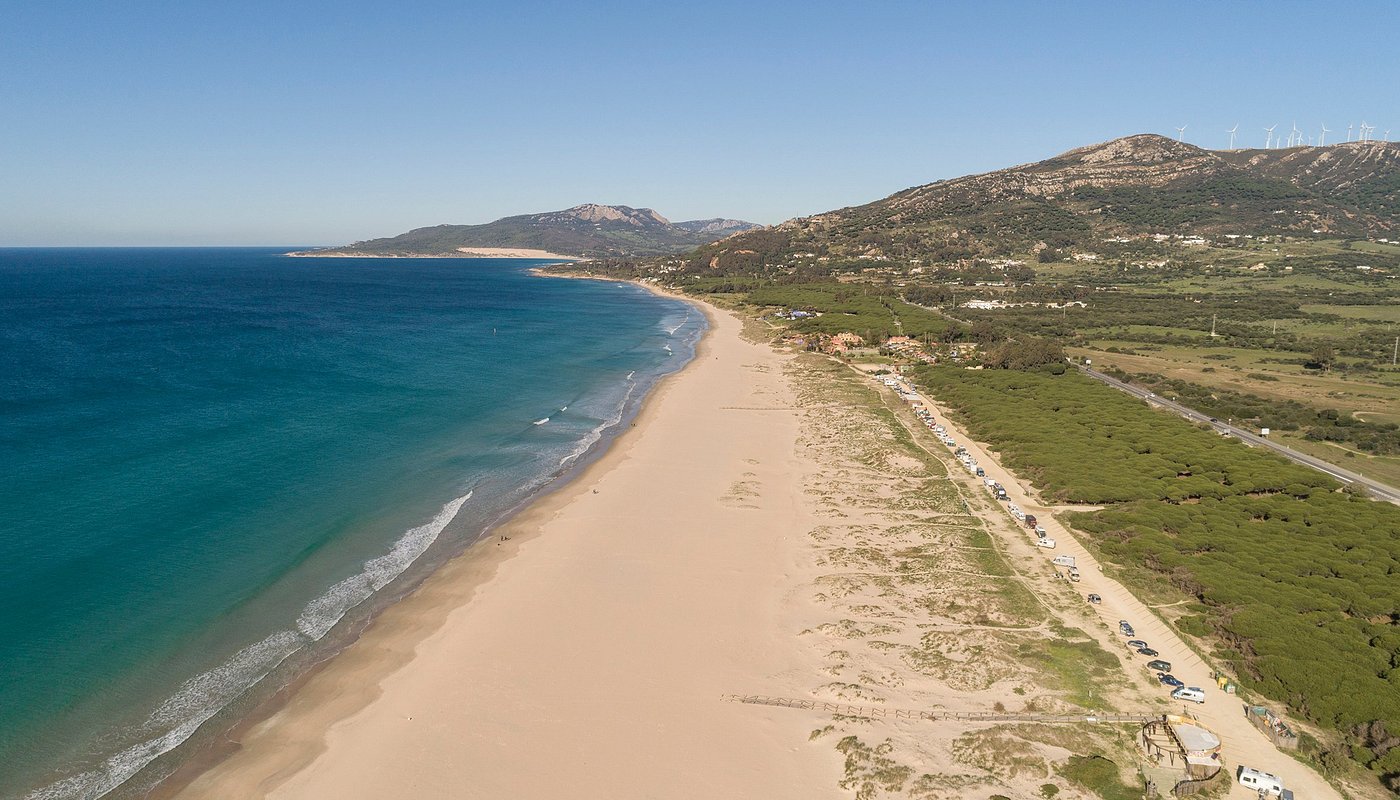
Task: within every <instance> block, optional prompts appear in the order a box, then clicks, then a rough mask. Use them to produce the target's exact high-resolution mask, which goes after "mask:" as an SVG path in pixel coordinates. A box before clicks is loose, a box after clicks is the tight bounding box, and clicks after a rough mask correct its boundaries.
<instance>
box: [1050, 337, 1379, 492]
mask: <svg viewBox="0 0 1400 800" xmlns="http://www.w3.org/2000/svg"><path fill="white" fill-rule="evenodd" d="M1078 366H1079V371H1080V372H1082V373H1084V374H1085V375H1088V376H1089V377H1090V378H1093V379H1094V380H1097V381H1102V382H1104V383H1106V384H1108V385H1109V386H1112V387H1113V388H1115V389H1118V390H1119V391H1122V392H1127V393H1128V394H1130V395H1133V396H1134V397H1141V398H1142V399H1144V400H1147V401H1148V402H1151V403H1154V404H1156V405H1159V406H1161V407H1162V408H1165V409H1167V410H1169V411H1174V412H1176V413H1177V414H1180V415H1181V416H1183V417H1185V418H1187V419H1189V420H1191V421H1192V422H1204V423H1206V424H1207V425H1210V426H1211V427H1213V428H1215V429H1216V430H1218V431H1221V432H1222V433H1229V434H1230V435H1231V436H1236V437H1238V438H1240V439H1241V440H1243V441H1245V442H1248V443H1250V444H1252V445H1256V446H1258V447H1267V448H1269V449H1270V450H1273V451H1274V452H1276V453H1278V454H1279V455H1281V456H1283V457H1284V458H1287V459H1289V460H1290V461H1296V462H1297V463H1299V464H1302V465H1303V466H1305V467H1312V468H1313V469H1315V470H1317V471H1319V472H1325V473H1327V474H1328V475H1331V476H1332V477H1334V478H1336V479H1337V480H1339V481H1341V482H1343V483H1354V484H1356V485H1358V486H1362V487H1365V488H1366V489H1367V490H1368V491H1369V492H1370V493H1371V494H1373V495H1375V496H1376V497H1377V498H1379V499H1381V500H1387V501H1389V502H1391V503H1397V504H1400V489H1396V488H1395V487H1394V486H1388V485H1386V484H1384V483H1380V482H1379V481H1373V480H1371V479H1370V478H1367V477H1365V476H1363V475H1360V474H1358V473H1355V472H1352V471H1351V470H1347V469H1342V468H1341V467H1339V466H1337V465H1336V464H1333V463H1331V462H1328V461H1323V460H1322V459H1320V458H1313V457H1312V456H1310V455H1308V454H1307V453H1300V452H1298V451H1297V450H1294V449H1292V448H1290V447H1285V446H1283V445H1281V444H1279V443H1278V442H1275V441H1272V440H1270V439H1268V438H1267V437H1264V436H1260V435H1258V434H1256V433H1253V432H1252V431H1248V430H1245V429H1244V428H1240V427H1238V426H1235V425H1230V424H1228V423H1224V422H1220V421H1219V420H1217V419H1214V418H1213V417H1211V416H1209V415H1207V414H1202V413H1201V412H1199V411H1196V410H1194V409H1190V408H1187V407H1186V406H1183V405H1182V404H1180V403H1177V402H1175V401H1173V400H1168V399H1166V398H1165V397H1158V396H1157V395H1155V394H1153V393H1152V392H1150V391H1148V390H1147V389H1143V388H1140V387H1137V386H1134V385H1132V384H1130V383H1124V382H1123V381H1120V380H1118V379H1117V378H1113V377H1109V376H1108V375H1105V374H1103V373H1102V372H1099V371H1098V370H1095V369H1090V368H1089V367H1086V366H1084V365H1082V364H1081V365H1078Z"/></svg>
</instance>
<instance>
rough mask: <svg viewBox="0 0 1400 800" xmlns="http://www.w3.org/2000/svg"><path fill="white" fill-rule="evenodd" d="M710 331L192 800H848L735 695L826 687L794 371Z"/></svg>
mask: <svg viewBox="0 0 1400 800" xmlns="http://www.w3.org/2000/svg"><path fill="white" fill-rule="evenodd" d="M712 324H713V328H712V331H711V334H710V335H709V336H708V337H707V339H706V340H705V342H703V343H702V345H701V347H700V350H699V353H698V355H697V357H696V359H695V361H694V362H692V364H691V365H690V366H689V367H688V368H687V369H686V370H684V371H683V372H681V373H680V374H678V375H676V376H673V377H672V378H671V379H669V380H668V381H666V382H665V383H664V384H663V385H662V386H661V387H660V388H659V389H658V390H657V392H656V395H655V396H654V397H652V398H651V399H650V400H649V401H648V403H647V405H646V407H645V408H644V410H643V412H642V413H641V415H640V416H639V417H638V419H637V421H636V423H635V425H634V427H633V428H632V429H631V430H629V431H628V432H626V433H625V434H623V435H622V436H621V437H619V438H618V440H617V441H616V442H615V443H614V445H613V447H612V448H611V450H609V452H608V453H606V454H605V455H604V457H603V458H602V459H600V460H599V461H598V462H597V463H596V464H594V465H593V466H592V467H591V468H590V469H589V470H588V471H587V472H586V473H585V474H584V475H582V476H580V477H579V478H578V479H576V480H575V481H574V482H573V483H571V484H570V485H569V486H568V487H566V488H565V489H563V490H561V491H560V492H557V493H555V494H553V495H550V496H547V497H545V498H544V499H542V500H541V501H540V502H539V503H537V504H536V505H535V506H533V507H531V508H530V509H529V510H527V511H526V512H525V513H523V514H522V515H520V516H519V517H517V518H516V519H515V520H513V521H512V522H511V523H509V525H508V526H507V527H506V528H505V529H504V530H503V531H501V533H502V534H503V535H504V536H507V537H509V539H508V540H507V541H504V542H499V543H498V542H497V541H492V542H487V543H484V544H483V545H480V546H478V547H476V548H474V550H473V551H472V552H469V553H468V554H467V555H465V556H463V557H462V558H460V559H458V560H457V561H455V562H453V563H451V564H449V565H448V566H446V567H445V568H444V569H443V570H442V571H440V572H439V573H438V574H437V575H435V576H434V577H433V578H431V579H430V580H429V582H428V583H427V584H425V586H424V587H423V588H422V589H421V590H420V591H419V592H417V593H416V594H415V595H414V596H412V597H410V598H409V599H407V600H405V601H404V602H402V603H400V604H398V605H397V606H395V607H393V608H391V609H389V610H388V611H386V612H385V613H384V614H383V615H382V616H381V617H380V618H379V620H378V621H376V623H375V624H374V626H373V627H372V628H371V630H369V631H368V632H367V633H366V634H365V636H364V637H363V638H362V639H361V640H360V641H359V642H357V643H356V644H355V645H353V646H352V647H351V648H349V649H348V650H347V651H346V652H345V653H343V654H342V655H341V656H339V657H337V658H336V659H335V660H334V661H333V662H332V663H331V664H330V665H328V666H327V668H325V669H323V670H322V671H320V672H319V673H317V674H316V675H314V676H313V677H312V678H311V679H310V680H308V681H307V682H306V684H305V685H304V686H303V687H302V688H301V689H300V690H299V691H297V692H296V694H295V695H294V696H293V697H292V698H291V699H290V700H289V702H288V703H287V705H286V706H285V707H284V708H283V709H281V710H280V711H279V712H277V713H276V714H274V715H273V716H272V717H271V718H269V719H268V720H266V721H264V722H262V723H260V724H258V725H256V726H254V727H253V728H252V729H250V730H247V731H244V732H243V733H242V734H241V735H240V740H241V741H240V743H239V744H240V748H239V749H238V750H237V751H236V752H235V753H234V754H233V755H232V756H231V757H229V758H228V759H226V760H225V761H223V762H222V763H221V764H219V765H217V766H215V767H214V768H213V769H211V770H210V771H208V772H206V773H205V774H203V775H202V776H200V777H199V778H197V779H196V780H194V781H193V782H192V783H191V784H190V785H188V786H187V787H186V788H185V790H184V792H183V794H182V795H181V796H185V797H201V798H227V797H259V796H266V795H269V794H270V795H272V796H276V797H288V798H297V797H306V798H323V797H344V798H358V797H363V798H385V797H406V796H411V797H483V798H501V797H511V798H531V797H539V798H551V799H552V798H559V797H570V798H588V797H599V798H602V797H608V798H619V797H652V798H660V797H706V798H713V797H730V798H737V797H754V798H783V797H794V798H796V797H802V798H810V797H814V796H818V795H828V796H829V795H832V794H833V793H834V790H835V785H836V782H837V780H839V777H840V774H841V765H840V764H841V762H840V756H839V755H838V754H837V753H836V752H835V751H833V750H832V749H831V748H830V745H829V744H826V743H823V744H822V745H821V746H816V745H811V746H807V745H805V743H806V741H807V737H808V733H809V731H810V728H811V723H812V720H811V719H810V718H808V717H807V716H806V715H803V714H794V713H793V712H791V711H788V710H783V709H764V708H753V707H738V706H735V705H733V704H728V703H722V702H720V700H719V696H720V695H721V694H723V693H728V692H771V693H773V694H782V693H784V687H785V686H788V685H789V684H790V680H786V679H785V678H784V676H785V675H790V674H792V673H796V674H801V675H804V676H805V675H808V674H810V671H811V668H812V665H811V664H807V663H802V654H801V650H800V648H794V647H793V646H792V636H793V635H794V634H795V633H796V631H794V630H792V629H791V625H792V621H791V615H790V614H786V613H784V603H785V597H786V595H787V594H788V593H789V591H790V586H789V585H788V583H787V582H786V581H785V580H784V576H785V573H787V572H788V571H789V569H790V568H791V567H792V566H793V562H794V560H795V558H796V554H797V552H798V551H799V550H800V549H801V548H802V547H803V546H804V539H805V537H804V532H805V530H806V527H807V526H808V525H809V523H810V520H807V519H804V518H802V516H801V515H800V514H797V513H795V512H796V510H797V509H798V508H799V506H800V505H801V502H802V488H803V487H802V473H803V469H804V465H803V464H801V463H799V460H798V457H797V455H796V453H795V451H796V447H795V442H796V438H797V435H798V418H797V413H796V412H795V411H793V410H792V409H791V407H790V406H791V402H790V397H789V394H790V388H789V386H788V385H787V382H786V381H785V379H784V377H783V375H782V364H781V362H782V360H783V359H784V358H785V357H784V356H780V355H778V354H775V353H774V352H773V351H772V350H771V349H770V348H768V347H766V346H761V345H755V344H751V343H748V342H746V341H744V340H743V339H742V338H741V337H740V335H739V331H740V323H739V322H738V321H737V320H736V319H734V318H733V317H731V316H729V315H727V314H722V313H717V314H714V315H713V317H712ZM787 691H788V692H790V691H791V689H788V690H787Z"/></svg>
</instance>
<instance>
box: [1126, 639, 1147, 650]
mask: <svg viewBox="0 0 1400 800" xmlns="http://www.w3.org/2000/svg"><path fill="white" fill-rule="evenodd" d="M1128 646H1129V647H1131V648H1133V649H1134V650H1136V649H1138V648H1139V647H1146V646H1147V642H1144V641H1143V640H1141V639H1129V640H1128Z"/></svg>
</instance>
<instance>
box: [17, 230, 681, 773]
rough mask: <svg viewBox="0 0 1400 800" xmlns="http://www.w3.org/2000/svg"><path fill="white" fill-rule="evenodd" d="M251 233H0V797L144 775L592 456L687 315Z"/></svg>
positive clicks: (593, 292) (625, 289)
mask: <svg viewBox="0 0 1400 800" xmlns="http://www.w3.org/2000/svg"><path fill="white" fill-rule="evenodd" d="M280 252H281V251H273V250H266V249H245V248H239V249H192V250H186V249H173V250H172V249H160V250H141V249H136V250H125V249H123V250H108V249H103V250H0V319H2V320H3V321H4V322H3V326H0V765H3V767H0V797H24V796H35V797H91V796H100V795H101V794H103V793H104V792H107V791H109V790H111V789H113V788H116V787H118V786H121V791H120V792H118V793H121V792H129V791H132V789H133V787H134V786H138V785H146V784H148V783H149V781H151V780H154V779H155V778H158V777H159V776H160V775H161V774H163V769H168V764H167V762H171V761H172V760H173V757H174V756H175V755H178V754H171V755H167V756H166V758H164V759H160V758H158V757H159V756H161V755H162V754H165V753H167V751H169V750H170V749H171V748H172V747H174V746H175V745H177V744H178V743H180V742H181V741H184V740H185V739H186V738H187V737H189V736H190V734H191V733H194V732H195V731H196V729H197V728H198V727H199V726H200V724H201V723H202V722H204V721H205V720H207V719H209V718H210V717H211V716H212V715H214V714H216V713H217V712H220V710H223V716H221V717H218V718H216V719H215V721H214V723H213V724H219V723H220V722H221V721H222V720H223V717H226V716H228V715H229V714H230V713H231V712H230V710H229V709H231V708H236V707H237V705H238V702H239V701H240V697H242V698H243V701H245V702H246V700H247V695H245V692H246V690H248V689H249V687H250V686H256V687H257V688H255V690H254V693H256V692H257V691H259V690H263V691H265V690H267V689H268V687H269V686H270V685H271V684H272V683H274V682H277V681H283V680H286V679H287V677H288V676H290V675H291V674H293V673H294V672H295V671H296V669H297V668H298V667H299V666H305V664H307V663H309V662H310V661H311V660H312V659H313V658H314V657H315V656H316V654H317V652H318V651H317V648H325V647H329V646H330V643H331V642H334V641H336V640H337V639H344V638H345V635H346V634H345V628H346V627H347V626H351V625H353V624H355V622H356V620H362V619H363V617H364V616H365V614H366V613H367V612H368V610H370V609H372V608H374V607H375V604H376V602H383V601H384V599H385V598H386V597H388V596H390V595H393V594H394V593H396V592H398V591H401V590H402V589H403V587H405V586H408V585H410V584H411V583H412V582H413V581H414V580H416V579H418V578H420V577H421V576H422V575H423V574H425V573H426V572H427V571H429V570H430V568H431V567H432V566H433V565H434V564H436V563H440V561H441V560H442V559H443V558H445V557H447V556H449V555H451V554H453V553H455V552H459V551H460V549H461V548H462V547H464V546H465V545H466V544H468V543H470V541H472V540H473V539H474V538H475V537H477V536H478V535H479V534H480V532H481V530H482V529H483V527H484V526H485V525H487V524H489V523H490V522H492V521H494V520H496V519H498V518H499V517H500V516H501V515H502V514H503V513H504V512H506V511H507V510H508V509H510V508H513V507H515V506H517V505H518V504H519V503H521V502H522V501H523V500H525V499H527V498H528V497H529V496H530V495H531V494H532V493H534V492H537V491H538V490H539V489H540V488H541V487H542V486H545V485H547V484H548V482H549V481H551V480H552V479H553V478H555V477H556V476H558V475H560V474H561V473H564V472H567V470H568V469H569V468H570V467H573V466H576V465H577V464H578V462H579V461H580V460H582V459H587V458H588V457H589V456H590V455H591V454H592V453H593V452H596V449H597V446H598V445H599V444H600V443H603V442H605V441H606V439H607V436H608V435H609V434H610V433H611V432H612V431H613V430H614V429H615V428H616V427H618V426H619V425H620V423H621V422H622V421H624V420H625V419H626V418H627V415H628V414H630V413H631V411H633V410H634V409H635V406H636V403H638V402H639V401H640V399H641V397H642V395H643V394H644V393H645V391H646V390H647V388H648V387H649V386H650V385H651V384H653V383H654V382H655V381H656V380H657V379H658V378H659V377H660V376H662V375H664V374H666V373H668V372H671V371H674V370H675V369H677V368H679V367H680V366H682V365H683V364H684V362H685V361H686V360H688V358H689V357H690V355H691V354H692V352H693V344H694V342H695V341H696V339H697V338H698V336H699V334H700V332H701V330H702V328H703V325H704V321H703V318H702V317H701V316H700V315H698V314H697V313H695V312H694V311H693V310H691V309H690V308H689V307H688V306H687V305H685V304H683V303H679V302H677V301H673V300H669V299H665V298H658V297H655V296H652V295H651V294H649V293H647V292H645V291H642V290H641V289H638V288H636V287H632V286H628V285H623V284H614V283H603V282H597V281H576V280H558V279H549V278H540V277H535V276H532V275H529V274H528V273H526V272H525V267H527V266H530V264H528V263H524V264H523V263H522V262H518V261H500V260H489V259H473V260H457V259H452V260H436V259H421V260H420V259H403V260H392V261H378V260H363V259H291V258H285V257H281V256H280V255H279V253H280ZM590 447H591V448H593V449H592V450H590ZM338 621H339V622H340V623H341V624H340V626H338V627H337V626H336V623H337V622H338ZM143 768H144V771H142V772H141V773H140V775H138V776H137V778H136V779H135V780H134V781H128V779H129V778H130V777H131V776H132V775H133V774H134V773H137V772H138V771H139V770H142V769H143ZM142 781H145V782H146V784H142V783H141V782H142Z"/></svg>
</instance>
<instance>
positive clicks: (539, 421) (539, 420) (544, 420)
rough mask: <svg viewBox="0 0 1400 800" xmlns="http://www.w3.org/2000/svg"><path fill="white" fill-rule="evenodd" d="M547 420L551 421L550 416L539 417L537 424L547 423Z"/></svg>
mask: <svg viewBox="0 0 1400 800" xmlns="http://www.w3.org/2000/svg"><path fill="white" fill-rule="evenodd" d="M546 422H549V417H545V418H544V419H537V420H535V424H536V425H543V424H545V423H546Z"/></svg>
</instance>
